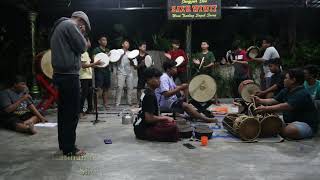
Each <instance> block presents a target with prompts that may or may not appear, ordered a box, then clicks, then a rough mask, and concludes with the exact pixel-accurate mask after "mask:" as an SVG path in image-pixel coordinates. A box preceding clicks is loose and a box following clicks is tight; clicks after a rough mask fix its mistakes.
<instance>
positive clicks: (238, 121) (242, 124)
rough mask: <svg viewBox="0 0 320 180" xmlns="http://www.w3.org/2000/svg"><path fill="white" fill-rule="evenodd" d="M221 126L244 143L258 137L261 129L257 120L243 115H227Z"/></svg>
mask: <svg viewBox="0 0 320 180" xmlns="http://www.w3.org/2000/svg"><path fill="white" fill-rule="evenodd" d="M222 123H223V126H224V128H225V129H227V130H228V131H229V132H230V133H231V134H233V135H235V136H237V137H240V138H241V139H242V140H244V141H253V140H255V139H256V138H258V137H259V134H260V131H261V127H260V122H259V121H258V119H256V118H254V117H249V116H245V115H237V114H229V115H227V116H226V117H225V118H224V119H223V122H222Z"/></svg>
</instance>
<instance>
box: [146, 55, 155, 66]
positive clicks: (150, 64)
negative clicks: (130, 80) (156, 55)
mask: <svg viewBox="0 0 320 180" xmlns="http://www.w3.org/2000/svg"><path fill="white" fill-rule="evenodd" d="M144 64H145V65H146V66H147V67H150V66H152V65H153V61H152V58H151V56H150V55H146V57H145V58H144Z"/></svg>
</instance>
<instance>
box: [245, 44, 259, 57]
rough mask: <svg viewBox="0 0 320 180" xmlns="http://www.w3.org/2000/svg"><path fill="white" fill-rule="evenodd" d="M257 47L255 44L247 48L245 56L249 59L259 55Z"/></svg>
mask: <svg viewBox="0 0 320 180" xmlns="http://www.w3.org/2000/svg"><path fill="white" fill-rule="evenodd" d="M259 51H260V50H259V48H258V47H256V46H251V47H249V48H248V49H247V56H248V57H249V58H251V59H254V58H256V57H257V56H258V55H259Z"/></svg>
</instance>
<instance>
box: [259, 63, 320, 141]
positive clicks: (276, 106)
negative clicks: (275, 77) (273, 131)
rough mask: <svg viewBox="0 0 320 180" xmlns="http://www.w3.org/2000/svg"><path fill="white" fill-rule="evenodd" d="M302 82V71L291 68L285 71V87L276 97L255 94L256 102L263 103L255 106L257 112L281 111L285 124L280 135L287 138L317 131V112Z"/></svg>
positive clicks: (299, 136) (300, 137)
mask: <svg viewBox="0 0 320 180" xmlns="http://www.w3.org/2000/svg"><path fill="white" fill-rule="evenodd" d="M303 82H304V74H303V71H302V70H300V69H292V70H289V71H288V72H287V73H286V76H285V79H284V86H285V88H284V89H283V90H281V91H280V93H279V94H278V95H277V96H276V97H274V98H272V99H260V98H259V97H257V96H255V101H256V103H257V104H262V105H265V106H259V107H257V109H256V112H257V113H273V112H283V119H284V121H285V123H287V125H286V126H285V127H284V128H283V130H282V132H281V135H282V136H283V137H285V138H288V139H295V140H298V139H305V138H310V137H312V136H313V135H314V134H315V133H316V131H317V112H316V109H315V106H314V104H313V102H312V99H311V96H310V94H308V92H307V91H306V89H305V88H304V87H303Z"/></svg>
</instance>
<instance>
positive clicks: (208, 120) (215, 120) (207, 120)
mask: <svg viewBox="0 0 320 180" xmlns="http://www.w3.org/2000/svg"><path fill="white" fill-rule="evenodd" d="M203 122H205V123H217V122H218V119H216V118H205V119H204V120H203Z"/></svg>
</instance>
